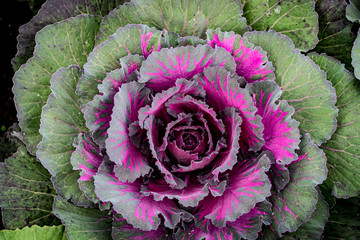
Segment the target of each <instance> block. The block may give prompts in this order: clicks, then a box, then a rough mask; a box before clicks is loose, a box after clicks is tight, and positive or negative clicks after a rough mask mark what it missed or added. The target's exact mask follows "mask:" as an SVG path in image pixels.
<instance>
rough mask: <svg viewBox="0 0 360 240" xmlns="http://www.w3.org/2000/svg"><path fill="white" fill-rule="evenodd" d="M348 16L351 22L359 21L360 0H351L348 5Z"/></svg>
mask: <svg viewBox="0 0 360 240" xmlns="http://www.w3.org/2000/svg"><path fill="white" fill-rule="evenodd" d="M346 18H347V19H349V21H351V22H357V23H359V20H360V1H359V0H350V4H349V5H348V6H347V7H346Z"/></svg>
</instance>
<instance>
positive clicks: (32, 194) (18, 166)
mask: <svg viewBox="0 0 360 240" xmlns="http://www.w3.org/2000/svg"><path fill="white" fill-rule="evenodd" d="M0 192H1V194H0V206H1V208H2V220H3V224H4V226H5V227H6V228H8V229H15V228H22V227H25V226H31V225H34V224H37V225H40V226H43V225H57V224H59V221H58V219H57V218H56V217H55V216H54V215H53V214H52V212H51V210H52V203H53V201H54V197H55V196H56V192H55V190H54V188H53V186H52V183H51V181H50V174H49V173H48V171H47V170H46V169H45V168H44V167H43V166H42V165H41V164H40V163H39V161H38V160H37V159H36V158H35V157H33V156H32V155H30V154H29V152H28V151H27V150H26V148H25V146H21V147H20V148H19V149H18V150H17V152H16V153H15V154H14V155H13V156H12V157H10V158H8V159H7V160H5V162H2V163H0ZM0 236H1V234H0ZM0 238H1V237H0Z"/></svg>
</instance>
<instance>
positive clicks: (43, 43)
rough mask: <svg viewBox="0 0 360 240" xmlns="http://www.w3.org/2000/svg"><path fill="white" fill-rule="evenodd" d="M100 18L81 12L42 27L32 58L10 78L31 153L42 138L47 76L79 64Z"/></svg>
mask: <svg viewBox="0 0 360 240" xmlns="http://www.w3.org/2000/svg"><path fill="white" fill-rule="evenodd" d="M99 20H100V19H99V17H92V16H87V15H80V16H77V17H74V18H69V19H66V20H64V21H62V22H59V23H55V24H54V25H50V26H47V27H45V28H44V29H42V30H41V31H40V32H39V33H38V34H37V35H36V45H37V47H36V48H35V51H34V57H32V58H31V59H30V60H29V61H28V62H27V63H26V64H25V65H23V66H22V67H21V68H20V69H19V71H17V72H16V73H15V76H14V78H13V81H14V87H13V92H14V95H15V98H14V99H15V104H16V107H17V111H18V113H17V117H18V119H19V125H20V127H21V129H22V131H23V133H24V140H25V142H26V145H27V148H28V150H29V151H30V153H31V154H35V151H36V146H37V144H38V143H39V142H40V141H41V138H42V137H41V135H40V133H39V128H40V115H41V111H42V107H43V106H44V105H45V103H46V101H47V99H48V97H49V94H50V93H51V91H50V79H51V77H52V75H53V74H54V73H55V72H56V71H57V70H58V69H59V68H61V67H68V66H70V65H77V66H79V67H82V65H83V64H84V63H85V62H86V58H87V56H88V54H89V52H90V51H91V50H92V49H93V47H94V38H95V34H96V33H97V30H98V25H99Z"/></svg>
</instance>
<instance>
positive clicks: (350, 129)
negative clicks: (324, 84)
mask: <svg viewBox="0 0 360 240" xmlns="http://www.w3.org/2000/svg"><path fill="white" fill-rule="evenodd" d="M310 57H311V58H312V59H313V60H314V61H315V62H316V64H318V65H319V66H320V67H321V69H323V70H325V71H326V75H327V77H328V79H329V80H330V81H331V82H332V83H333V85H334V87H335V89H336V95H337V97H338V99H337V103H336V106H337V107H338V108H339V115H338V117H337V121H338V127H337V129H336V131H335V133H334V135H333V136H332V137H331V139H330V140H329V141H328V142H327V143H326V144H323V145H322V146H321V148H322V149H323V150H324V152H325V154H326V156H327V159H328V168H329V176H328V179H327V180H326V184H327V185H328V186H329V187H330V188H332V194H333V195H335V196H336V197H341V198H348V197H350V196H356V195H357V194H359V192H360V152H359V149H360V142H359V137H360V136H359V129H360V118H359V109H360V82H359V80H358V79H356V78H355V77H354V76H353V75H352V74H351V73H350V72H348V71H347V70H345V68H344V66H343V65H342V64H341V63H340V62H338V61H337V60H335V59H333V58H330V57H327V56H326V55H317V54H311V55H310Z"/></svg>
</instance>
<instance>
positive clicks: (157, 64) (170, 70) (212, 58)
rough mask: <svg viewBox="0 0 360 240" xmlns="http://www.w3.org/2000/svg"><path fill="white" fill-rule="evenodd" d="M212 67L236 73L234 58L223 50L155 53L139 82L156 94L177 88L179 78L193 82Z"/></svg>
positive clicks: (182, 49) (178, 49) (202, 47)
mask: <svg viewBox="0 0 360 240" xmlns="http://www.w3.org/2000/svg"><path fill="white" fill-rule="evenodd" d="M210 66H221V67H224V68H225V69H226V70H228V71H230V72H234V69H235V64H234V59H233V58H232V57H231V56H230V54H229V53H227V52H226V51H225V50H224V49H222V48H216V49H213V48H211V47H210V46H208V45H199V46H197V47H193V46H187V47H176V48H170V49H169V48H165V49H162V50H160V51H159V52H154V53H153V54H151V55H150V56H149V58H148V59H147V60H146V61H144V63H143V65H142V66H141V68H140V75H141V77H140V80H139V82H142V83H146V86H148V87H149V88H152V89H154V90H155V91H156V92H159V91H162V90H165V89H168V88H171V87H173V86H175V82H176V80H177V79H179V78H186V79H190V78H191V77H193V76H194V75H196V74H199V73H202V72H203V71H204V69H205V68H207V67H210Z"/></svg>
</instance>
